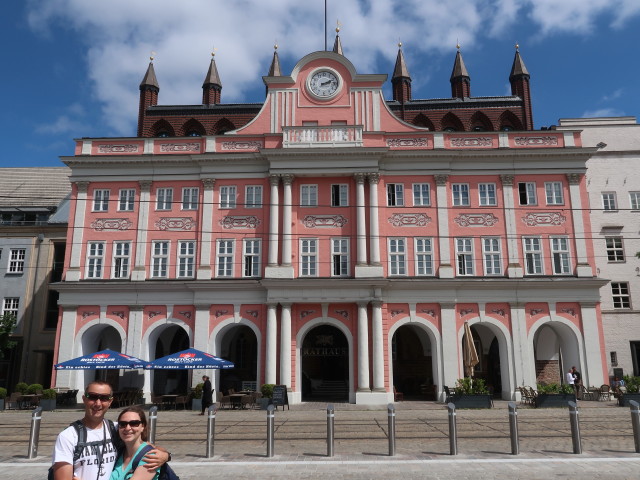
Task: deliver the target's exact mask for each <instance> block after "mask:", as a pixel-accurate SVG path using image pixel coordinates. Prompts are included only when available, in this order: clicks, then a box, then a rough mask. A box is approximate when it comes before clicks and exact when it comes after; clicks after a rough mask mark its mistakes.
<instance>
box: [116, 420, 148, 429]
mask: <svg viewBox="0 0 640 480" xmlns="http://www.w3.org/2000/svg"><path fill="white" fill-rule="evenodd" d="M141 424H142V420H129V421H128V422H127V421H125V420H119V421H118V427H120V428H127V425H129V426H131V427H139V426H140V425H141Z"/></svg>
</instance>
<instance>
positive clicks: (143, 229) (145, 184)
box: [131, 180, 151, 282]
mask: <svg viewBox="0 0 640 480" xmlns="http://www.w3.org/2000/svg"><path fill="white" fill-rule="evenodd" d="M139 183H140V202H139V207H138V230H137V232H136V258H135V262H134V266H133V271H132V272H131V280H133V281H136V282H140V281H143V280H144V279H145V278H146V276H147V269H146V264H147V230H148V229H149V203H150V199H151V180H140V182H139Z"/></svg>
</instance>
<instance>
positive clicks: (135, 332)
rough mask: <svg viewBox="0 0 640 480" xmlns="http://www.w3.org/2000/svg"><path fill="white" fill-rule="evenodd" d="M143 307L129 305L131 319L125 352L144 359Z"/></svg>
mask: <svg viewBox="0 0 640 480" xmlns="http://www.w3.org/2000/svg"><path fill="white" fill-rule="evenodd" d="M143 310H144V307H143V306H142V305H129V318H128V326H127V343H126V346H125V351H124V353H126V354H127V355H132V356H134V357H138V358H142V357H143V352H142V312H143Z"/></svg>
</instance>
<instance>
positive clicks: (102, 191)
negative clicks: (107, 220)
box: [93, 188, 111, 212]
mask: <svg viewBox="0 0 640 480" xmlns="http://www.w3.org/2000/svg"><path fill="white" fill-rule="evenodd" d="M110 194H111V191H110V190H109V189H108V188H96V189H95V190H94V191H93V211H94V212H108V211H109V195H110Z"/></svg>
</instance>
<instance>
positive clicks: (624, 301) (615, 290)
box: [611, 282, 631, 308]
mask: <svg viewBox="0 0 640 480" xmlns="http://www.w3.org/2000/svg"><path fill="white" fill-rule="evenodd" d="M611 294H612V296H613V308H631V295H629V284H628V283H627V282H611Z"/></svg>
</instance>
